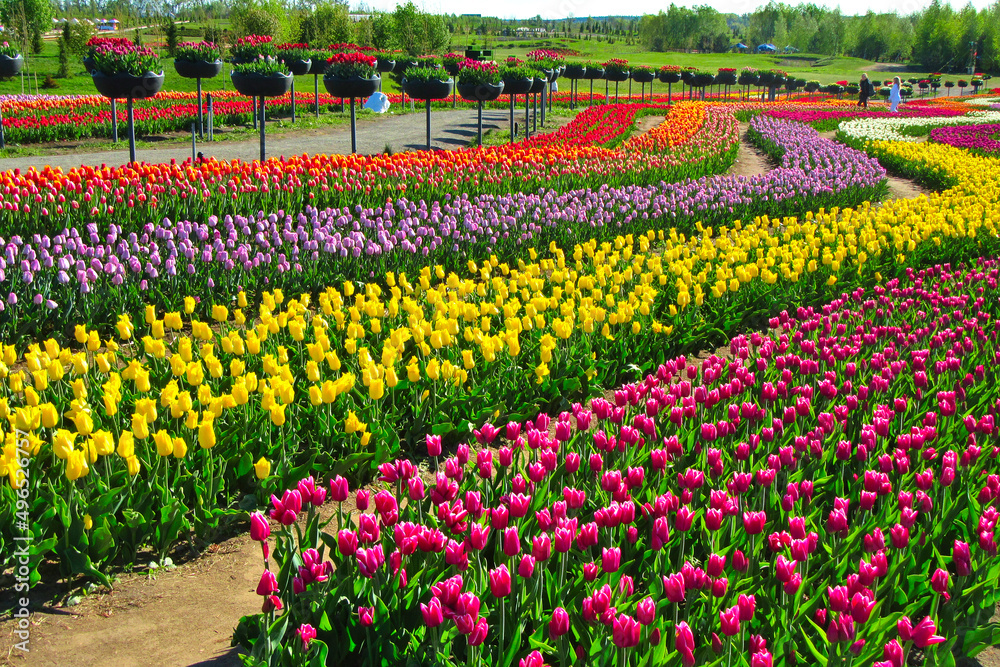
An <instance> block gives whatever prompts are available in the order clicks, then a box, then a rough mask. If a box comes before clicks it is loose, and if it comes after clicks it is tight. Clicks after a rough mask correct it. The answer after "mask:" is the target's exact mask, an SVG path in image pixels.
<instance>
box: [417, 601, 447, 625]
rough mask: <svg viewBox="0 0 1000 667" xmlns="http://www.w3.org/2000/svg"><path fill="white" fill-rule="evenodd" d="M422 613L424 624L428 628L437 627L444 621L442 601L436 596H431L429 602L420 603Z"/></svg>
mask: <svg viewBox="0 0 1000 667" xmlns="http://www.w3.org/2000/svg"><path fill="white" fill-rule="evenodd" d="M420 613H421V615H423V617H424V625H426V626H427V627H428V628H436V627H437V626H439V625H441V624H442V623H444V613H443V611H442V609H441V601H440V600H438V599H437V598H436V597H435V598H431V601H430V602H429V603H427V604H423V603H420Z"/></svg>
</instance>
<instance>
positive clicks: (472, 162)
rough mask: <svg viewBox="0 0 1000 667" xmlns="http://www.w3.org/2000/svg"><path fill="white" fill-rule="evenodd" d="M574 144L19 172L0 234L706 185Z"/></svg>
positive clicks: (9, 177)
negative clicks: (607, 188) (480, 196)
mask: <svg viewBox="0 0 1000 667" xmlns="http://www.w3.org/2000/svg"><path fill="white" fill-rule="evenodd" d="M624 108H625V107H624V106H614V107H608V108H607V111H606V113H607V117H606V119H605V122H608V123H611V122H614V123H617V124H618V128H619V129H618V130H616V131H615V132H616V133H617V134H615V133H613V134H612V135H611V136H612V137H614V136H619V135H620V134H621V133H623V132H626V131H627V130H628V128H629V127H630V126H631V124H632V122H633V120H634V113H631V112H623V111H622V109H624ZM640 108H641V109H648V108H651V107H640ZM653 108H655V107H653ZM668 113H669V115H671V116H673V115H677V116H678V117H679V118H684V117H686V114H689V112H685V111H682V110H680V109H678V110H676V111H675V110H673V109H672V110H670V111H669V112H668ZM585 121H586V119H584V122H585ZM571 125H573V123H571ZM585 127H588V126H585ZM574 132H575V130H572V129H571V130H565V132H564V134H563V135H562V136H563V138H564V139H573V140H572V141H564V142H562V143H560V144H545V143H544V142H543V143H542V144H541V145H538V146H531V145H529V146H527V147H525V146H521V145H520V144H512V145H503V146H496V147H491V148H488V149H484V150H478V149H469V150H462V151H453V152H447V153H441V152H434V153H431V152H425V153H400V154H396V155H391V156H390V155H375V156H359V155H348V156H339V155H334V156H326V155H317V156H311V157H308V156H299V157H291V158H288V159H283V160H278V159H271V160H267V161H266V162H265V163H263V164H260V163H258V162H241V161H235V160H234V161H216V160H207V161H203V162H199V163H198V164H196V165H191V164H190V163H188V162H186V163H184V164H157V165H148V164H141V165H135V166H123V167H115V168H103V169H100V168H94V167H80V168H78V169H72V170H70V171H69V172H68V173H63V172H62V170H60V169H51V168H48V167H47V168H45V169H43V170H42V171H41V172H37V171H35V170H29V171H28V172H26V173H23V174H22V173H20V172H19V171H18V170H15V171H14V172H13V173H6V174H3V175H2V176H0V181H2V182H0V230H2V232H3V235H5V236H10V235H13V234H14V233H17V234H25V233H36V232H38V233H49V234H51V233H54V232H57V231H59V230H61V229H62V228H63V227H64V226H65V227H67V228H72V227H73V226H75V225H79V224H80V217H81V216H83V217H84V218H85V219H86V220H87V222H88V223H89V222H97V223H102V222H106V221H114V222H115V223H117V224H120V225H122V227H123V229H124V230H125V232H126V233H128V232H132V231H136V230H138V229H140V228H142V227H143V226H145V225H146V224H149V223H154V224H155V223H158V222H159V221H161V220H162V219H163V218H164V217H166V218H171V219H186V218H196V219H201V220H205V219H207V218H208V216H209V215H220V216H221V215H225V214H228V213H232V214H236V213H240V212H242V211H245V210H247V209H255V210H264V211H273V210H278V209H284V210H294V211H298V210H301V209H302V208H304V207H305V206H306V205H308V204H312V205H320V206H325V205H336V206H350V207H352V208H353V207H354V206H355V205H359V204H360V205H380V204H382V203H383V202H384V201H385V199H386V198H387V197H390V196H408V197H412V198H425V199H428V200H436V199H440V198H441V197H442V196H444V195H445V194H452V195H453V196H454V195H458V194H463V193H479V192H485V193H493V194H508V193H509V192H511V191H521V192H531V191H534V190H537V189H538V188H540V187H551V188H555V189H557V190H560V191H564V190H568V189H573V188H579V187H588V186H595V187H596V186H597V185H600V184H608V185H626V184H632V183H650V182H659V181H661V180H666V181H674V180H679V179H681V178H685V177H692V176H700V175H702V174H703V173H704V172H703V171H702V169H703V166H702V165H700V164H698V163H691V162H690V161H689V159H687V157H686V158H685V159H675V158H674V157H673V155H672V154H671V153H670V152H666V153H661V152H656V153H640V152H636V151H625V150H620V149H615V150H612V149H608V148H603V147H601V146H594V145H590V144H588V143H586V133H585V132H580V133H577V134H576V136H575V137H573V136H571V135H573V133H574ZM602 134H603V133H602ZM688 157H689V156H688Z"/></svg>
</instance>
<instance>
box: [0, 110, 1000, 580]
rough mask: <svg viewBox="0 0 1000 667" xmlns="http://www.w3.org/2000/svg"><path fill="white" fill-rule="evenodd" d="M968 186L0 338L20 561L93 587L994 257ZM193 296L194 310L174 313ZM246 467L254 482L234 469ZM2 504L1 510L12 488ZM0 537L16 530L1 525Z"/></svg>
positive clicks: (994, 246) (972, 172)
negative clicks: (904, 275) (214, 535)
mask: <svg viewBox="0 0 1000 667" xmlns="http://www.w3.org/2000/svg"><path fill="white" fill-rule="evenodd" d="M770 122H771V123H776V124H777V123H779V121H774V120H773V119H772V120H771V121H770ZM779 136H780V133H779ZM903 148H906V149H908V150H912V151H917V150H923V151H928V149H929V148H931V147H930V146H918V145H904V146H903ZM936 148H937V149H938V151H940V150H943V149H948V150H951V151H954V152H955V153H960V154H962V155H964V156H965V157H966V159H967V162H970V164H968V165H965V164H964V163H962V164H961V165H959V164H951V163H945V164H951V167H952V168H954V169H956V173H958V175H959V176H960V177H961V178H962V179H969V183H970V186H969V187H974V186H976V185H977V183H978V181H974V180H972V179H990V178H996V173H997V162H996V161H995V160H991V159H987V158H979V157H975V156H969V155H968V153H965V152H963V151H959V150H957V149H952V148H949V147H945V146H936ZM935 155H939V152H935V153H933V154H931V156H932V157H933V156H935ZM911 159H913V160H914V161H919V160H928V159H930V158H928V157H927V156H921V154H918V153H914V154H913V156H912V158H911ZM964 197H965V195H964V192H963V191H956V192H945V193H942V194H941V195H940V196H939V197H937V198H935V199H934V200H928V199H926V198H924V199H919V200H916V201H912V202H907V201H904V202H894V203H892V204H890V205H886V206H883V207H879V208H868V207H863V208H861V209H859V210H858V211H851V210H843V211H841V210H838V209H833V210H832V211H830V212H820V213H819V214H817V215H813V214H808V215H806V216H805V218H804V219H802V220H796V219H794V218H790V217H788V218H784V219H781V220H778V221H774V222H771V221H770V220H769V219H766V218H763V219H758V220H754V221H750V220H747V221H745V222H743V223H736V224H734V225H733V227H732V228H725V227H722V228H716V229H714V230H713V229H711V228H704V227H702V226H701V225H700V224H699V225H697V229H698V231H699V235H698V236H697V237H696V238H693V239H691V240H688V239H686V238H685V237H684V236H683V235H682V234H678V233H677V231H676V230H671V231H670V232H669V233H664V232H662V231H661V232H660V233H659V234H654V233H653V232H649V233H648V234H643V235H639V236H635V237H632V236H626V237H619V238H616V239H614V240H613V241H608V242H605V243H600V244H599V243H597V242H595V241H591V242H588V243H585V244H578V245H576V246H574V247H572V248H570V247H569V246H566V247H565V250H563V249H560V248H559V247H558V246H557V245H556V244H554V243H553V244H552V245H551V246H550V248H549V250H547V251H542V252H541V254H540V255H539V254H536V253H538V252H539V250H536V249H535V248H536V247H537V246H535V247H533V246H532V245H531V244H527V249H526V250H522V255H521V256H520V257H519V258H518V259H517V262H516V265H515V264H511V265H508V264H506V263H504V262H501V261H499V260H494V259H492V258H491V259H488V260H487V261H483V262H479V263H474V264H469V265H468V266H466V267H465V268H464V269H463V270H462V272H461V274H459V273H449V272H447V271H445V269H444V267H441V266H435V267H431V266H426V267H425V268H424V269H422V270H420V272H419V273H417V274H410V275H408V276H407V275H403V274H398V273H392V274H388V275H386V276H385V277H380V278H379V279H377V280H373V281H372V282H369V283H367V284H358V283H355V282H347V283H345V284H344V285H343V286H342V287H341V288H338V289H334V288H329V289H327V290H326V291H325V292H322V293H320V294H318V295H316V294H315V293H314V292H313V290H314V289H315V288H314V287H312V286H311V288H310V292H312V294H305V295H301V296H300V297H298V298H295V299H289V298H286V297H284V296H283V295H282V294H281V293H280V292H275V293H273V294H269V295H265V298H264V300H263V303H262V305H261V306H260V307H259V308H258V309H256V310H252V309H251V307H250V305H249V304H248V303H247V302H246V300H245V298H244V296H239V297H238V298H236V299H235V300H233V301H229V300H228V299H224V298H221V297H219V296H218V293H217V292H214V293H210V294H213V296H212V299H213V301H212V302H211V303H210V304H209V303H208V302H207V301H208V300H207V299H206V304H204V305H203V306H202V307H201V310H199V305H198V303H197V300H196V298H195V297H196V296H197V295H198V294H197V293H189V294H190V296H189V298H185V299H184V300H183V303H182V305H180V306H178V307H177V309H176V310H172V311H167V312H164V311H163V310H162V309H157V308H155V307H152V306H151V307H150V308H148V309H147V310H146V316H145V318H143V320H142V321H140V322H136V321H135V320H133V319H131V318H129V317H127V316H123V317H122V318H121V319H120V321H119V322H118V325H117V327H116V333H117V335H116V336H114V337H106V336H102V335H100V334H99V332H97V331H90V330H88V329H86V328H84V327H81V328H79V329H78V330H77V332H76V336H77V338H76V340H77V344H78V345H79V346H80V347H76V346H74V348H73V349H66V348H63V347H61V346H60V345H59V344H58V343H57V342H56V341H54V340H50V341H45V342H44V344H42V343H38V344H32V345H30V346H28V347H27V349H18V348H15V347H13V346H11V345H6V346H5V347H4V349H3V364H2V366H0V376H2V378H3V381H2V382H0V392H2V395H3V398H2V399H0V400H2V402H0V406H2V410H3V416H5V417H6V419H7V424H8V425H9V426H7V427H5V432H6V433H7V434H9V435H8V436H7V445H6V446H5V448H4V453H3V462H2V464H3V472H5V473H6V474H8V475H9V476H10V479H11V481H12V482H13V483H16V482H17V480H18V479H19V477H18V468H19V465H20V460H22V456H23V455H22V456H19V454H18V451H17V449H16V447H14V445H15V444H16V443H17V439H16V438H15V437H14V432H15V429H20V430H22V431H28V432H30V433H29V435H28V437H27V450H28V456H27V459H26V460H27V464H28V475H27V479H28V480H29V484H30V485H31V487H30V491H31V493H30V498H32V501H31V507H30V508H29V509H28V512H29V516H30V517H31V530H32V538H33V543H34V544H36V545H39V547H38V550H37V554H36V555H35V556H34V557H33V561H32V563H31V567H32V568H34V567H36V566H37V564H38V562H39V561H40V560H41V559H42V558H43V557H45V556H47V555H51V554H54V555H55V556H57V557H58V558H59V559H60V560H61V562H62V564H63V567H64V569H65V571H66V572H67V573H69V572H74V571H75V572H84V573H86V574H89V575H92V576H96V577H100V576H102V575H101V573H100V567H101V563H103V562H105V561H107V560H109V559H112V558H114V557H115V556H116V555H121V556H122V557H123V558H125V559H126V560H128V559H130V558H131V557H133V556H134V553H135V550H136V549H137V548H138V547H139V546H140V545H141V544H144V543H148V544H151V545H152V546H153V547H154V548H155V549H156V550H158V551H160V552H164V551H166V550H167V549H169V548H170V546H171V545H172V544H173V542H174V540H176V539H177V538H178V537H179V536H181V535H184V534H186V533H187V531H189V530H194V531H195V533H196V534H199V535H202V534H206V533H208V532H210V531H211V530H212V529H213V527H214V526H215V525H216V524H217V523H218V522H219V521H222V520H225V519H226V517H229V516H232V515H234V514H239V512H238V511H237V510H236V509H234V506H235V503H237V502H238V501H239V499H240V498H242V497H244V495H245V494H250V493H252V494H257V495H256V496H255V497H256V498H260V497H261V496H260V495H259V494H260V493H261V492H264V493H266V492H267V491H268V490H273V489H274V487H275V486H276V485H278V484H287V483H288V482H289V481H291V480H296V479H299V478H300V477H302V476H304V475H307V474H309V473H310V472H316V473H323V474H326V473H328V472H331V471H335V472H336V471H339V473H340V474H346V473H348V472H350V471H353V472H354V473H355V474H359V475H360V476H362V477H363V476H364V473H363V472H362V471H364V470H366V469H370V466H372V465H376V464H377V463H380V462H382V461H385V460H387V459H389V458H392V457H395V456H397V455H398V453H399V452H401V451H407V450H410V451H412V447H413V443H415V442H418V441H420V440H421V439H422V438H423V435H424V434H425V433H427V432H431V433H436V434H440V435H445V436H448V435H449V434H452V433H459V432H463V431H466V430H467V429H468V428H470V427H475V426H477V425H478V424H481V423H482V422H483V421H484V420H487V419H490V418H491V417H490V415H496V414H500V415H513V416H514V417H513V418H517V419H523V418H524V416H525V412H526V411H528V410H531V409H532V406H538V405H541V404H545V403H547V402H548V401H552V400H556V399H558V398H560V397H564V396H567V395H570V396H571V395H574V394H576V393H577V392H579V393H580V394H582V395H585V396H586V395H588V394H590V393H591V392H594V391H599V390H598V389H597V388H598V387H602V386H603V387H606V386H609V383H612V382H614V381H615V380H616V379H617V378H618V377H620V376H621V375H623V374H625V373H628V372H630V371H629V368H630V364H632V363H633V362H634V360H635V359H640V360H645V361H646V362H648V363H653V364H655V363H657V362H658V361H660V360H662V355H663V354H665V350H667V349H669V346H674V345H676V346H679V347H682V348H684V347H688V346H701V345H704V344H706V342H708V341H711V340H718V337H719V336H726V335H727V334H728V333H729V332H731V331H733V330H734V329H736V328H738V327H740V326H742V325H743V324H744V323H745V322H747V321H751V320H752V318H754V317H759V316H760V315H761V314H766V313H770V312H771V311H772V310H773V308H774V304H776V303H781V304H790V303H791V304H795V303H812V302H814V301H815V299H817V298H820V297H822V296H824V295H835V294H837V293H839V292H840V291H841V290H844V289H852V288H854V287H855V286H857V285H859V284H866V283H869V282H871V281H873V280H874V281H879V280H881V277H880V273H884V274H885V275H887V276H888V275H893V274H895V273H896V272H902V271H904V270H905V268H906V267H908V266H913V265H916V266H919V265H920V264H922V263H926V262H929V261H934V260H936V259H941V258H948V259H955V260H958V259H961V258H963V257H978V256H979V255H980V254H988V253H996V252H1000V243H998V242H997V239H998V235H997V233H996V232H997V229H996V227H995V225H994V224H993V222H992V220H991V219H984V218H983V216H982V214H981V213H977V212H979V211H981V210H982V203H981V202H982V201H983V200H982V199H979V200H977V202H979V208H978V209H975V208H972V207H971V206H970V205H969V200H967V199H964ZM994 201H995V200H994ZM986 203H987V205H989V200H986ZM953 204H956V205H955V206H954V208H953V209H952V208H951V207H952V205H953ZM993 205H995V204H993ZM937 207H949V208H950V209H951V210H952V212H951V214H950V215H949V216H947V217H946V216H942V215H937V214H935V213H934V211H935V210H939V209H938V208H937ZM524 252H527V254H528V260H530V262H529V261H526V260H525V259H524V255H523V253H524ZM463 276H464V277H463ZM169 289H172V290H180V289H181V288H180V287H179V286H177V285H171V286H170V287H169ZM203 295H204V296H207V295H205V294H204V293H203ZM208 305H211V308H210V309H209V310H208V312H209V313H210V315H208V316H207V317H205V318H202V317H201V316H194V315H190V314H189V313H194V312H195V311H196V310H197V311H198V312H203V310H204V309H205V308H206V307H207V306H208ZM189 331H190V334H189V333H188V332H189ZM132 341H135V342H132ZM642 370H648V369H643V368H642V367H640V371H642ZM517 415H520V417H518V416H517ZM195 443H198V447H197V451H195V449H196V448H195ZM262 459H263V460H262ZM255 462H257V466H258V467H257V468H256V470H257V473H258V475H260V477H261V478H262V481H261V483H260V486H257V487H255V486H254V485H253V484H252V483H248V481H247V477H246V476H247V474H248V473H249V472H250V470H251V468H252V467H253V465H254V463H255ZM335 463H336V465H337V466H338V467H337V468H336V470H334V468H333V466H334V465H335ZM0 493H2V494H3V497H2V499H3V502H4V503H5V506H10V507H13V506H14V504H15V496H14V494H15V492H14V489H13V488H12V487H11V486H6V485H4V486H3V487H0ZM51 508H54V511H49V510H50V509H51ZM126 510H127V511H126ZM86 525H90V526H95V527H94V528H93V531H94V532H93V533H88V532H86V531H84V530H83V526H86ZM0 530H4V531H6V532H5V533H4V537H3V539H4V540H5V541H6V540H8V539H11V538H12V534H9V533H10V531H11V530H12V527H11V526H10V525H0Z"/></svg>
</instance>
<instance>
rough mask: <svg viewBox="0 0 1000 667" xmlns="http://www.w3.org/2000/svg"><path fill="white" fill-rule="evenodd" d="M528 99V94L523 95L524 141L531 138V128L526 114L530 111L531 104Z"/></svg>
mask: <svg viewBox="0 0 1000 667" xmlns="http://www.w3.org/2000/svg"><path fill="white" fill-rule="evenodd" d="M529 97H530V95H529V94H528V93H525V94H524V138H525V139H528V138H529V137H530V136H531V126H530V125H528V122H529V118H528V112H529V111H530V108H531V103H530V102H528V98H529Z"/></svg>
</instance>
